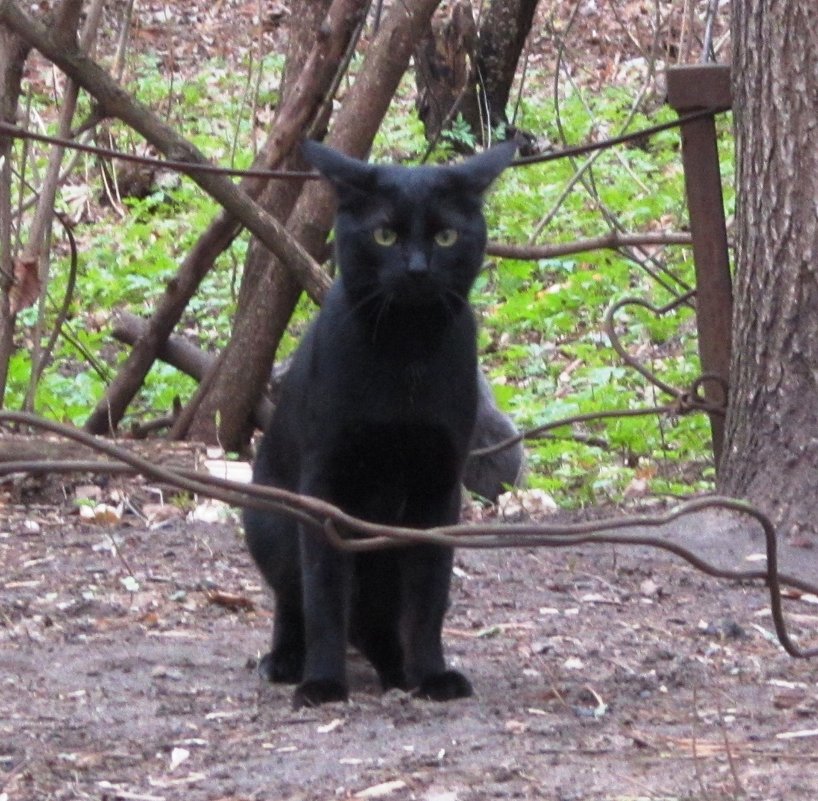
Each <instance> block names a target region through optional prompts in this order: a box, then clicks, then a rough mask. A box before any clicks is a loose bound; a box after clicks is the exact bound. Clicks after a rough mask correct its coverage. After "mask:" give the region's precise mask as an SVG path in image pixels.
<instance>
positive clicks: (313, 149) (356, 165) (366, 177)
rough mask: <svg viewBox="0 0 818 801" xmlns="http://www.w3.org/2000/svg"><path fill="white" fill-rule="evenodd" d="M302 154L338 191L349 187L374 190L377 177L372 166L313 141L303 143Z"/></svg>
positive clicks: (308, 140) (307, 140)
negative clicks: (373, 186) (373, 185)
mask: <svg viewBox="0 0 818 801" xmlns="http://www.w3.org/2000/svg"><path fill="white" fill-rule="evenodd" d="M301 153H302V155H303V156H304V158H305V159H306V161H307V163H308V164H311V165H312V166H313V167H315V169H316V170H318V172H320V173H321V175H323V176H324V178H326V179H327V180H329V181H330V182H331V183H332V184H333V185H334V186H335V188H336V190H342V189H343V188H344V187H348V188H352V189H358V190H362V191H367V190H369V189H371V188H372V184H373V182H374V180H375V175H374V168H373V167H372V165H371V164H367V163H366V162H364V161H359V160H358V159H354V158H352V157H351V156H345V155H344V154H343V153H339V152H338V151H337V150H334V149H333V148H331V147H327V145H322V144H320V143H318V142H314V141H312V140H311V139H306V140H304V142H302V143H301Z"/></svg>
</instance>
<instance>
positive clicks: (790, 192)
mask: <svg viewBox="0 0 818 801" xmlns="http://www.w3.org/2000/svg"><path fill="white" fill-rule="evenodd" d="M733 15H734V16H733V51H734V59H735V61H734V69H733V76H734V78H733V81H734V87H733V93H734V106H733V107H734V109H735V125H736V152H737V161H738V164H737V186H738V196H737V226H736V227H737V232H738V241H737V256H736V281H735V301H736V302H735V314H734V321H733V361H732V365H731V378H730V385H731V386H730V404H729V409H728V416H727V435H726V444H725V451H724V454H723V461H722V465H721V471H720V483H721V489H722V490H723V491H724V492H727V493H730V494H733V495H737V496H742V497H744V498H747V499H748V500H750V501H752V502H753V503H756V504H757V505H759V506H760V507H761V508H762V509H765V510H766V511H767V512H768V513H769V514H770V515H771V516H772V517H773V519H774V520H775V521H776V522H777V523H778V524H779V525H780V526H781V528H780V530H781V531H782V533H786V534H797V533H801V532H810V533H816V532H818V518H816V516H815V510H814V505H815V504H814V499H815V488H816V486H818V149H817V148H816V146H815V141H816V135H817V134H818V71H816V67H815V65H816V64H818V33H817V32H818V4H816V3H815V2H814V0H790V2H786V3H770V2H767V0H745V2H741V3H735V4H734V5H733Z"/></svg>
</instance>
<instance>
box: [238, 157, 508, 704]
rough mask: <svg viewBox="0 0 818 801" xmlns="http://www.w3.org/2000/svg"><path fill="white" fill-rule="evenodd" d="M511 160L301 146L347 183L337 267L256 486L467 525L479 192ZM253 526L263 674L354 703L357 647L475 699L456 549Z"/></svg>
mask: <svg viewBox="0 0 818 801" xmlns="http://www.w3.org/2000/svg"><path fill="white" fill-rule="evenodd" d="M514 150H515V146H514V145H513V144H512V143H504V144H502V145H499V146H497V147H495V148H492V149H491V150H488V151H486V152H484V153H482V154H480V155H478V156H474V157H472V158H471V159H468V160H466V161H465V162H462V163H460V164H458V165H454V166H447V167H416V168H406V167H399V166H378V165H370V164H366V163H364V162H361V161H357V160H355V159H351V158H349V157H346V156H343V155H341V154H340V153H337V152H336V151H334V150H331V149H330V148H327V147H325V146H322V145H319V144H317V143H314V142H307V143H305V145H304V149H303V152H304V155H305V157H306V159H307V161H308V162H310V163H311V164H312V165H313V166H314V167H316V168H317V169H318V170H319V171H320V172H321V173H323V175H324V176H325V177H326V178H328V179H329V180H330V181H331V183H332V184H333V186H334V188H335V190H336V194H337V198H338V214H337V219H336V226H335V239H336V253H337V261H338V266H339V271H340V274H339V277H338V278H337V279H336V281H335V282H334V284H333V286H332V288H331V289H330V291H329V293H328V295H327V297H326V299H325V301H324V304H323V307H322V308H321V311H320V313H319V315H318V317H317V319H316V320H315V322H314V324H313V325H312V327H311V328H310V330H309V331H308V332H307V334H306V335H305V337H304V339H303V340H302V342H301V344H300V346H299V348H298V351H297V353H296V356H295V358H294V360H293V363H292V366H291V368H290V370H289V372H288V374H287V376H286V379H285V381H284V383H283V386H282V389H281V395H280V399H279V403H278V405H277V407H276V410H275V413H274V415H273V419H272V421H271V423H270V425H269V427H268V429H267V431H266V432H265V435H264V438H263V440H262V443H261V445H260V448H259V452H258V456H257V459H256V463H255V467H254V472H253V480H254V481H256V482H257V483H260V484H272V485H274V486H279V487H284V488H287V489H291V490H296V491H298V492H301V493H304V494H307V495H312V496H316V497H319V498H323V499H325V500H328V501H330V502H332V503H334V504H336V505H338V506H340V507H341V508H342V509H344V510H345V511H346V512H349V513H351V514H353V515H356V516H358V517H361V518H364V519H366V520H370V521H374V522H378V523H385V524H395V525H401V526H409V527H417V528H427V527H430V526H439V525H444V524H449V523H456V522H457V520H458V517H459V510H460V500H461V496H460V492H461V490H460V485H461V480H462V478H463V471H464V464H465V460H466V455H467V453H468V449H469V443H470V441H471V437H472V432H473V428H474V424H475V410H476V407H477V399H478V388H477V375H478V371H477V354H476V343H475V321H474V316H473V314H472V311H471V308H470V307H469V304H468V294H469V291H470V289H471V286H472V283H473V282H474V279H475V277H476V276H477V273H478V271H479V269H480V266H481V263H482V259H483V250H484V247H485V241H486V228H485V222H484V220H483V216H482V212H481V203H482V194H483V192H484V191H485V190H486V189H487V188H488V186H489V184H490V183H491V182H492V180H493V179H494V178H496V177H497V175H499V173H500V172H501V171H502V170H503V169H504V168H505V167H506V166H507V165H508V163H509V162H510V160H511V158H512V157H513V154H514ZM393 239H394V241H393ZM452 240H454V241H452ZM244 520H245V529H246V532H247V541H248V545H249V548H250V552H251V553H252V555H253V558H254V559H255V561H256V563H257V564H258V566H259V568H260V570H261V572H262V574H263V575H264V577H265V579H266V580H267V582H268V583H269V584H270V586H271V587H272V588H273V591H274V593H275V597H276V611H275V623H274V631H273V645H272V650H271V651H270V653H269V654H267V655H266V656H265V657H264V658H263V660H262V662H261V665H260V670H261V672H262V673H263V674H264V675H266V676H267V678H269V679H270V680H271V681H280V682H297V683H299V686H298V688H297V689H296V693H295V697H294V703H295V705H296V706H303V705H315V704H320V703H323V702H327V701H336V700H342V699H345V698H346V697H347V679H346V665H345V651H346V647H347V642H348V641H349V642H351V643H352V644H354V645H355V646H356V647H357V648H358V649H359V650H360V651H361V652H362V653H363V654H364V655H365V656H366V657H367V658H368V659H369V661H370V662H371V663H372V664H373V666H374V667H375V669H376V670H377V672H378V675H379V677H380V680H381V683H382V685H383V686H384V687H385V688H389V687H400V688H403V689H406V690H412V691H414V692H416V693H417V694H418V695H420V696H422V697H426V698H432V699H436V700H447V699H450V698H458V697H463V696H467V695H470V694H471V691H472V690H471V685H470V684H469V682H468V680H467V679H466V678H465V677H464V676H463V675H461V674H460V673H458V672H457V671H454V670H449V669H447V668H446V664H445V662H444V658H443V646H442V643H441V628H442V625H443V616H444V614H445V611H446V607H447V604H448V594H449V580H450V575H451V568H452V555H453V554H452V551H451V549H449V548H443V547H439V546H432V545H412V546H406V547H401V548H395V549H390V550H385V551H377V552H372V553H359V554H355V555H352V554H348V553H342V552H340V551H338V550H337V549H335V548H334V547H332V546H331V545H330V544H329V543H328V542H327V541H325V540H324V539H323V538H322V537H321V535H320V534H317V533H316V531H315V530H304V531H301V530H299V526H298V524H297V523H296V521H294V520H293V519H291V518H289V517H284V516H279V515H276V514H270V513H267V512H264V513H262V512H257V511H253V510H247V511H246V512H245V517H244Z"/></svg>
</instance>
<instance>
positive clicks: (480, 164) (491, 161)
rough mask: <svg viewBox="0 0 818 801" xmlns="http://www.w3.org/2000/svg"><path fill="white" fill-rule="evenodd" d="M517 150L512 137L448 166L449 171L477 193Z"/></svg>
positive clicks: (483, 190)
mask: <svg viewBox="0 0 818 801" xmlns="http://www.w3.org/2000/svg"><path fill="white" fill-rule="evenodd" d="M516 152H517V143H516V142H515V141H514V140H513V139H509V140H508V141H507V142H502V143H501V144H499V145H494V147H490V148H489V149H488V150H484V151H483V152H482V153H478V154H477V155H476V156H471V157H470V158H467V159H466V160H465V161H461V162H460V164H455V165H454V166H453V167H449V168H448V170H449V173H450V174H451V175H452V176H453V177H454V178H455V180H457V181H458V182H459V183H461V184H462V185H464V186H465V187H466V188H467V189H469V190H470V191H472V192H475V193H477V194H482V193H483V192H485V191H486V190H487V189H488V188H489V186H490V185H491V182H492V181H493V180H494V179H495V178H496V177H497V176H498V175H499V174H500V173H501V172H502V171H503V170H504V169H505V168H506V167H508V165H509V164H511V160H512V159H513V158H514V154H515V153H516Z"/></svg>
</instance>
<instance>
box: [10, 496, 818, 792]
mask: <svg viewBox="0 0 818 801" xmlns="http://www.w3.org/2000/svg"><path fill="white" fill-rule="evenodd" d="M65 494H66V497H67V500H65V501H63V502H61V503H59V502H58V503H54V502H50V503H46V504H36V503H33V502H32V500H31V499H29V500H28V503H26V504H25V505H14V504H12V503H6V504H5V505H4V506H2V507H0V521H2V522H1V523H0V565H2V570H1V571H0V583H1V584H0V586H1V587H2V590H0V799H3V801H24V800H25V801H28V800H29V799H31V800H32V801H33V800H34V799H37V801H40V800H41V799H55V800H57V799H99V800H100V801H102V800H103V799H105V800H106V801H113V800H114V799H123V800H124V799H146V800H147V801H159V800H160V799H163V800H166V801H171V800H172V799H180V800H181V799H185V801H199V800H200V799H201V801H216V799H220V800H221V801H227V800H228V799H230V800H231V801H239V800H241V801H246V800H247V799H304V800H306V799H330V798H342V799H343V798H389V799H394V801H403V799H425V801H472V799H474V800H476V799H506V798H544V799H555V800H556V799H560V801H569V800H571V799H583V801H592V799H600V800H601V799H608V800H610V801H613V799H617V800H618V801H624V799H720V798H749V799H765V801H766V800H768V799H785V798H786V799H788V801H797V799H805V801H806V800H807V799H810V800H811V799H814V798H816V797H818V773H817V772H816V770H815V761H816V742H818V729H817V727H816V715H818V678H817V677H816V666H815V663H814V662H809V661H798V660H795V659H792V658H791V657H789V656H787V655H786V654H785V653H784V651H783V650H782V648H781V647H780V646H779V645H778V643H777V642H776V641H774V638H773V637H772V636H771V631H772V626H771V620H770V613H769V610H768V598H767V593H766V590H765V588H764V587H763V586H761V585H760V583H759V584H749V583H748V584H744V585H742V584H739V583H735V582H732V583H731V582H724V581H716V580H714V579H711V578H708V577H707V576H705V575H704V574H702V573H699V572H698V571H696V570H695V569H693V568H691V567H689V566H688V565H686V564H685V563H682V562H680V561H678V560H676V559H675V558H673V557H671V556H670V555H668V554H667V553H665V552H662V551H658V550H650V549H648V548H646V547H644V546H640V547H638V548H633V547H629V548H626V547H622V546H619V547H614V546H610V545H598V544H597V545H586V546H581V547H573V548H570V549H565V550H554V549H546V548H540V549H526V550H503V551H468V552H466V551H462V552H460V553H459V555H458V558H457V567H456V573H455V577H454V582H453V592H452V606H451V611H450V614H449V616H448V619H447V625H446V631H445V640H446V645H447V649H448V655H449V657H450V660H451V662H452V663H453V664H454V665H456V666H457V667H458V668H460V669H462V670H464V671H465V672H466V673H467V674H468V675H469V676H470V678H471V679H472V681H473V683H474V686H475V689H476V695H475V696H474V697H473V698H471V699H468V700H465V701H455V702H451V703H448V704H437V703H434V702H427V701H419V700H416V699H414V698H412V697H409V696H407V695H405V694H403V693H400V692H396V691H393V692H389V693H386V694H383V693H382V692H381V691H380V689H379V686H378V683H377V680H376V677H375V674H374V671H372V670H371V668H370V667H369V666H368V664H366V663H365V662H364V661H363V660H362V659H361V658H360V657H358V656H357V655H355V654H354V653H350V657H349V659H350V665H351V689H352V696H351V701H350V702H349V703H345V704H332V705H328V706H326V707H322V708H318V709H307V710H300V711H298V712H294V711H293V710H292V709H291V706H290V696H291V691H292V690H291V688H290V687H285V686H274V685H268V684H266V683H264V682H262V681H261V679H259V678H258V676H257V674H256V672H255V669H254V668H255V663H256V660H257V658H258V656H259V655H260V653H262V652H263V651H264V650H265V649H266V648H267V645H268V640H269V637H270V628H271V607H272V599H271V598H270V596H269V595H268V594H267V593H266V591H265V590H264V589H263V588H262V586H261V585H260V581H259V577H258V574H257V573H256V571H255V568H254V566H253V565H252V563H251V560H250V558H249V556H248V555H247V553H246V551H245V548H244V545H243V541H242V533H241V529H240V526H239V525H238V523H236V522H230V521H228V522H224V523H219V524H208V523H203V522H198V521H195V520H185V519H184V518H183V516H182V515H171V516H170V518H169V519H168V520H166V521H165V522H163V523H162V522H155V523H153V524H150V525H149V524H147V523H146V522H145V521H144V519H142V518H140V517H138V516H137V515H134V514H125V515H124V516H123V517H122V518H121V520H119V521H118V522H113V523H110V524H108V525H105V524H104V516H99V517H98V519H97V520H96V521H86V522H83V521H82V520H81V519H80V517H79V516H78V515H77V514H76V507H75V505H74V504H73V502H72V499H71V496H72V495H73V490H72V489H71V487H66V493H65ZM142 509H143V511H146V510H148V507H142ZM148 511H149V513H150V514H153V515H155V514H156V512H155V510H148ZM159 517H161V516H159ZM159 517H157V520H158V519H159ZM668 536H672V537H674V538H677V539H678V540H679V541H680V542H683V543H685V544H687V545H688V546H689V547H693V548H695V549H696V552H697V553H699V554H700V555H702V556H704V557H705V558H708V559H711V560H714V561H719V562H720V563H721V564H724V565H726V566H729V565H733V566H736V567H739V568H742V567H744V568H746V567H747V565H748V563H747V561H746V556H748V555H750V554H752V553H754V552H758V551H760V550H761V542H760V537H759V536H758V532H755V533H753V532H751V531H750V532H749V533H748V529H747V528H746V526H745V525H744V524H741V523H740V522H736V521H735V520H734V519H732V518H729V517H727V516H725V515H713V514H710V515H703V516H698V517H696V518H694V519H692V520H691V519H688V520H686V521H685V522H684V524H683V525H679V526H676V527H674V528H672V529H670V530H669V531H668ZM784 551H785V559H786V563H787V564H786V567H787V569H788V570H790V571H791V572H799V573H800V574H801V575H802V576H803V577H804V578H807V579H809V578H810V577H812V579H813V580H814V579H815V578H816V577H818V559H817V558H816V553H815V551H814V550H812V549H809V548H803V547H801V548H792V547H789V546H786V545H785V546H784ZM811 600H814V599H811V598H810V597H809V596H806V597H801V598H800V599H798V600H790V601H788V604H789V606H788V622H789V624H790V626H792V627H793V631H794V633H796V634H798V633H799V632H800V633H802V634H804V635H805V636H804V640H803V642H806V641H807V640H808V639H809V636H808V635H810V633H811V634H812V636H813V639H815V634H816V624H818V615H817V614H816V607H815V606H814V605H811V604H810V603H809V602H810V601H811Z"/></svg>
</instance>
